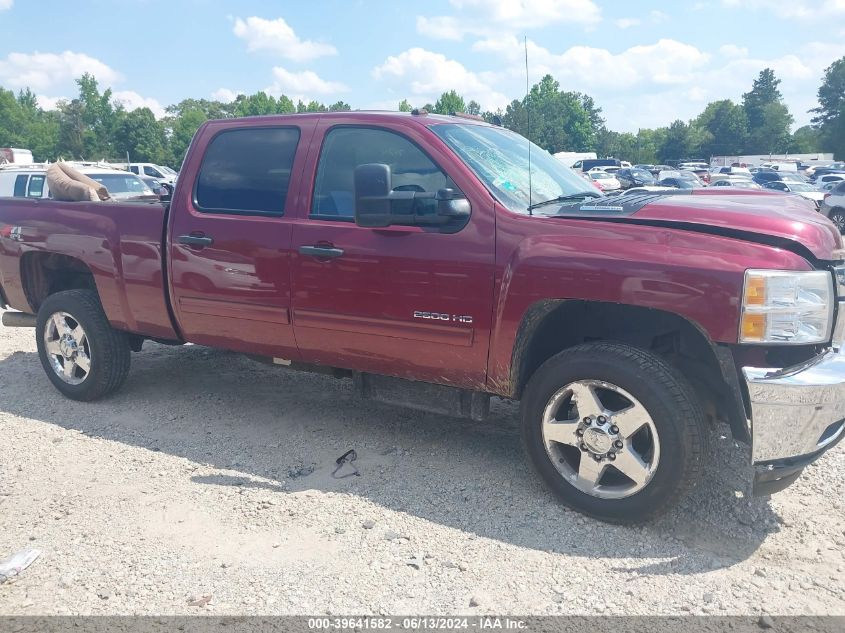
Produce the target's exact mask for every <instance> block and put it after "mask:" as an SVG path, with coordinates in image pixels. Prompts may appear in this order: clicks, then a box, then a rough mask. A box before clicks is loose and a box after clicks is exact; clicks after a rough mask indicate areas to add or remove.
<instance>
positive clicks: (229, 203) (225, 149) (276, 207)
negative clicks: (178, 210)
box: [195, 127, 299, 216]
mask: <svg viewBox="0 0 845 633" xmlns="http://www.w3.org/2000/svg"><path fill="white" fill-rule="evenodd" d="M298 144H299V128H292V127H285V128H282V127H279V128H244V129H240V130H228V131H225V132H221V133H220V134H218V135H217V136H215V137H214V138H213V139H212V141H211V143H209V145H208V149H207V150H206V152H205V156H204V157H203V161H202V166H201V167H200V172H199V176H198V177H197V184H196V191H195V202H196V207H197V210H198V211H200V212H202V213H236V214H240V215H275V216H280V215H284V212H285V199H286V198H287V195H288V187H289V185H290V177H291V170H292V169H293V160H294V158H295V157H296V148H297V145H298Z"/></svg>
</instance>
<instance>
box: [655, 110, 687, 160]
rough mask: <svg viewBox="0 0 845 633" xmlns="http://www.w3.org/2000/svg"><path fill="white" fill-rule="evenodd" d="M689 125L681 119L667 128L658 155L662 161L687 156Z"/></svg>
mask: <svg viewBox="0 0 845 633" xmlns="http://www.w3.org/2000/svg"><path fill="white" fill-rule="evenodd" d="M689 145H690V144H689V126H688V125H687V124H686V123H684V122H683V121H681V120H680V119H678V120H676V121H673V122H672V124H671V125H670V126H669V127H668V128H667V129H666V135H665V137H664V138H663V140H662V142H661V143H660V149H659V151H658V155H659V158H660V160H661V161H665V160H678V159H680V158H686V157H688V154H689V149H690V147H689Z"/></svg>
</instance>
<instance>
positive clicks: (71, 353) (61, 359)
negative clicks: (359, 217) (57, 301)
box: [44, 312, 91, 385]
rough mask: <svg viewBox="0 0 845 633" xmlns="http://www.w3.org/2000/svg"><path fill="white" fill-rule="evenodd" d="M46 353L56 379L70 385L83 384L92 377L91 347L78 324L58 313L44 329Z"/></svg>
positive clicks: (68, 316) (66, 315) (71, 317)
mask: <svg viewBox="0 0 845 633" xmlns="http://www.w3.org/2000/svg"><path fill="white" fill-rule="evenodd" d="M44 349H45V350H46V352H47V358H48V359H49V361H50V366H51V367H52V368H53V371H54V372H55V373H56V375H57V376H58V377H59V378H60V379H61V380H62V381H63V382H66V383H67V384H69V385H79V384H82V383H83V382H84V381H85V379H86V378H87V377H88V374H89V373H91V345H90V343H89V342H88V336H87V335H86V334H85V330H84V329H83V328H82V325H80V323H79V321H77V320H76V319H74V318H73V316H72V315H70V314H68V313H67V312H56V313H55V314H53V315H52V316H51V317H50V318H49V319H47V324H46V325H45V326H44Z"/></svg>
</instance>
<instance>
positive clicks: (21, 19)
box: [0, 0, 845, 132]
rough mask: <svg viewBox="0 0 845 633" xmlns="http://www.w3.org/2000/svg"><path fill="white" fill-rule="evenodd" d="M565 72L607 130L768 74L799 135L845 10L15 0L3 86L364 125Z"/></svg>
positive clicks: (843, 34) (5, 21) (1, 63)
mask: <svg viewBox="0 0 845 633" xmlns="http://www.w3.org/2000/svg"><path fill="white" fill-rule="evenodd" d="M525 37H527V40H528V45H527V48H528V78H529V79H530V81H531V83H532V84H533V83H536V82H537V81H538V80H539V79H540V78H541V77H542V76H543V75H544V74H546V73H551V74H552V75H553V76H554V77H555V78H556V79H557V80H558V81H559V82H560V84H561V87H562V89H564V90H574V91H580V92H585V93H587V94H589V95H591V96H592V97H593V98H594V99H595V100H596V102H597V105H598V106H599V107H601V108H602V111H603V116H604V117H605V119H606V120H607V125H608V127H609V128H611V129H614V130H618V131H630V132H635V131H636V130H637V129H639V128H644V127H657V126H661V125H667V124H668V123H670V122H671V121H673V120H675V119H679V118H680V119H684V120H687V119H690V118H692V117H694V116H696V115H697V114H699V113H700V112H701V111H702V110H703V109H704V106H705V105H706V104H707V103H708V102H710V101H714V100H717V99H724V98H730V99H734V100H735V101H739V100H740V99H741V97H742V93H744V92H747V91H748V90H749V89H750V87H751V82H752V80H753V79H754V78H755V77H756V76H757V74H758V73H759V71H760V70H762V69H763V68H765V67H767V66H768V67H771V68H773V69H774V70H775V72H776V74H777V76H778V77H779V78H780V79H781V80H782V84H781V91H782V92H783V95H784V98H785V100H786V103H787V105H788V106H789V108H790V111H791V113H792V115H793V116H794V117H795V123H796V127H797V126H800V125H804V124H806V123H808V122H809V120H810V118H811V117H812V115H811V114H809V113H808V112H807V111H808V110H809V109H810V108H813V107H815V105H816V91H817V90H818V87H819V84H820V82H821V78H822V75H823V72H824V69H825V68H826V67H827V66H829V65H830V64H831V63H832V62H833V61H834V60H836V59H838V58H839V57H842V56H844V55H845V0H709V1H708V0H704V1H696V0H684V1H683V2H678V1H673V2H654V1H649V0H637V2H633V1H630V0H628V1H619V0H614V1H609V0H608V1H602V0H427V1H426V2H411V1H407V0H310V1H303V0H296V1H293V0H275V1H263V2H259V1H256V0H240V1H238V2H225V1H223V0H134V1H133V2H115V1H114V0H78V1H77V2H67V1H66V0H62V1H59V0H40V1H38V2H33V1H32V0H0V86H2V87H4V88H6V89H11V90H15V91H17V90H19V89H21V88H25V87H30V88H31V89H32V90H33V92H35V93H36V94H37V95H38V97H39V103H40V104H41V106H42V107H44V108H54V107H55V104H56V102H57V101H58V100H59V99H61V98H67V97H73V96H75V95H76V87H75V85H74V79H75V78H76V77H79V76H80V75H82V74H83V73H85V72H89V73H91V74H93V75H94V76H95V77H96V78H97V79H98V80H99V81H100V84H101V86H102V87H103V88H105V87H110V88H111V89H112V90H113V92H114V95H115V97H116V98H117V99H119V100H120V101H121V102H122V103H123V104H124V105H125V106H126V107H127V108H128V109H134V108H137V107H144V106H146V107H149V108H150V109H151V110H153V112H154V113H155V114H156V115H157V116H162V115H163V114H164V108H165V107H166V106H167V105H169V104H172V103H177V102H178V101H180V100H182V99H184V98H188V97H194V98H216V99H220V100H224V101H229V100H231V99H233V98H234V97H235V96H236V95H237V94H238V93H246V94H250V93H253V92H257V91H259V90H265V91H267V92H268V93H271V94H273V95H275V96H278V95H280V94H282V93H284V94H286V95H288V96H290V97H291V98H293V99H294V101H296V100H298V99H303V100H305V101H308V100H311V99H316V100H318V101H320V102H323V103H334V102H335V101H338V100H343V101H345V102H347V103H349V104H350V105H351V106H352V108H353V109H358V108H361V109H391V110H393V109H396V108H397V107H398V103H399V101H401V100H402V99H405V98H407V99H408V100H409V101H410V102H411V103H412V104H413V105H415V106H422V105H423V104H425V103H429V102H430V103H433V102H434V101H435V100H436V99H437V97H438V96H439V95H440V94H441V93H442V92H444V91H447V90H450V89H453V88H454V89H456V90H457V91H458V92H459V93H460V94H462V95H463V96H464V97H465V98H466V99H467V100H469V99H474V100H476V101H478V102H479V103H480V104H481V106H482V108H483V109H485V110H487V109H489V110H495V109H497V108H504V106H506V105H507V103H509V102H510V101H511V100H513V99H515V98H521V97H522V96H523V95H524V93H525V80H526V73H525V50H524V47H523V38H525Z"/></svg>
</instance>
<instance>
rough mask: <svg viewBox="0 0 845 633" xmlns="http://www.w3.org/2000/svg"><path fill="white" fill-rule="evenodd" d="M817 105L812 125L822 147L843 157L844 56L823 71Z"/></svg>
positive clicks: (844, 126)
mask: <svg viewBox="0 0 845 633" xmlns="http://www.w3.org/2000/svg"><path fill="white" fill-rule="evenodd" d="M818 98H819V106H818V107H817V108H814V109H813V110H811V112H812V113H814V114H815V116H814V117H813V125H814V126H815V127H816V129H818V131H819V141H820V143H821V146H822V149H824V150H826V151H829V152H833V153H834V155H835V156H836V157H837V158H843V157H845V57H841V58H840V59H838V60H836V61H835V62H833V63H832V64H831V65H830V66H828V67H827V68H826V69H825V71H824V78H823V79H822V84H821V86H819V92H818Z"/></svg>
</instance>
